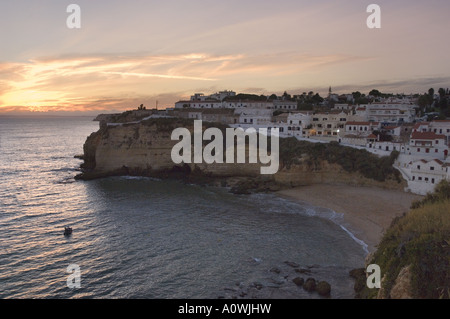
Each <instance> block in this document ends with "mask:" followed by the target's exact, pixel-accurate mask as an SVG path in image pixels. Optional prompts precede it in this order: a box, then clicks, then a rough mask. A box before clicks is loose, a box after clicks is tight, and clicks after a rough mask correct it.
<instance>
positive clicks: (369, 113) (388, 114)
mask: <svg viewBox="0 0 450 319" xmlns="http://www.w3.org/2000/svg"><path fill="white" fill-rule="evenodd" d="M414 107H415V105H413V104H410V103H405V104H403V103H379V102H377V103H372V104H368V105H367V106H366V111H365V116H366V120H367V121H374V122H382V123H401V122H403V123H411V122H413V121H414V119H415V116H416V110H415V108H414Z"/></svg>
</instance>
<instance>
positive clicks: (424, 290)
mask: <svg viewBox="0 0 450 319" xmlns="http://www.w3.org/2000/svg"><path fill="white" fill-rule="evenodd" d="M449 190H450V183H449V182H448V181H442V182H441V183H440V184H439V185H438V186H437V188H436V190H435V192H434V193H433V194H429V195H427V196H426V197H425V198H424V199H423V200H421V201H419V202H415V203H414V204H413V205H412V207H413V208H412V209H411V211H410V212H409V213H407V214H405V215H404V216H402V217H399V218H396V219H395V220H394V221H393V222H392V225H391V226H390V228H389V229H388V230H387V231H386V233H385V234H384V236H383V238H382V240H381V242H380V244H379V245H378V249H377V251H376V252H375V253H374V255H373V256H372V258H371V259H370V260H369V261H368V263H369V264H377V265H379V266H380V268H381V272H382V278H383V280H382V288H381V291H378V290H376V289H373V290H369V289H368V288H365V287H364V288H362V287H361V288H362V289H361V290H360V291H359V292H358V297H368V298H376V297H378V298H398V297H402V296H393V295H392V294H393V289H394V287H395V285H397V284H398V283H399V282H400V281H401V280H400V279H399V277H402V275H401V272H402V270H403V272H404V270H405V269H410V276H409V278H408V279H407V281H408V282H407V283H406V287H408V289H407V290H408V291H406V292H405V293H406V295H407V296H409V297H412V298H427V299H428V298H433V299H437V298H446V299H448V298H450V191H449ZM403 277H404V276H403ZM403 279H404V278H403ZM404 286H405V285H404Z"/></svg>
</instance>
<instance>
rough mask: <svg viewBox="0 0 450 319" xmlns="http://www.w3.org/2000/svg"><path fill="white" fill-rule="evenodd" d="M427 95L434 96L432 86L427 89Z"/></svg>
mask: <svg viewBox="0 0 450 319" xmlns="http://www.w3.org/2000/svg"><path fill="white" fill-rule="evenodd" d="M428 95H429V96H431V98H433V97H434V89H433V88H430V89H429V90H428Z"/></svg>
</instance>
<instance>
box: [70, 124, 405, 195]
mask: <svg viewBox="0 0 450 319" xmlns="http://www.w3.org/2000/svg"><path fill="white" fill-rule="evenodd" d="M116 117H118V116H116ZM119 118H122V117H119ZM110 119H111V118H110ZM101 124H102V125H101V128H100V130H99V131H97V132H95V133H93V134H91V136H89V137H88V139H87V140H86V142H85V144H84V163H83V164H82V169H83V173H82V174H81V175H79V176H77V178H78V179H94V178H99V177H105V176H111V175H139V176H152V177H160V178H161V177H162V178H164V177H176V178H184V179H187V180H189V181H191V182H206V183H213V184H215V185H222V186H234V189H233V190H234V191H235V192H238V193H241V192H242V193H246V192H249V191H271V190H279V189H280V188H285V187H295V186H302V185H311V184H314V183H345V184H352V185H371V186H380V187H387V188H396V189H402V188H403V187H404V185H403V182H401V181H399V180H398V178H397V179H396V178H395V176H394V175H393V174H391V175H392V176H388V177H387V178H384V179H383V180H376V179H374V178H370V176H369V177H367V176H364V174H361V173H360V172H358V171H357V169H353V168H354V167H356V166H355V165H356V164H355V163H351V164H350V166H349V167H347V168H346V167H343V164H342V163H340V162H338V161H336V158H335V157H337V155H336V154H335V153H336V150H338V151H339V152H342V150H344V149H347V148H343V147H341V146H332V147H330V148H329V149H323V147H325V146H323V145H318V146H317V147H314V148H313V149H310V146H307V145H310V144H312V143H307V142H303V143H305V144H301V145H300V144H298V143H300V142H299V141H297V140H295V139H293V140H290V141H283V139H282V140H280V167H279V171H278V172H277V173H276V174H274V175H261V174H260V167H261V164H260V163H258V164H248V163H246V164H237V163H235V164H225V163H224V164H204V163H203V164H181V165H176V164H174V163H173V161H172V158H171V151H172V148H173V146H174V145H175V144H177V143H178V141H172V140H171V134H172V131H173V130H174V129H175V128H178V127H185V128H188V129H189V130H191V131H192V130H193V121H192V120H184V119H174V118H170V119H168V118H166V119H162V118H160V119H148V120H143V121H139V122H136V123H113V124H109V125H106V124H105V123H104V122H103V123H101ZM208 126H210V127H217V128H219V129H221V130H224V129H225V128H226V126H224V125H222V124H217V123H204V129H206V128H207V127H208ZM350 151H353V150H349V152H350ZM344 153H345V152H344ZM344 153H342V154H344ZM342 154H340V155H339V157H341V156H343V155H342ZM361 154H362V153H361ZM347 155H348V156H347V157H348V158H350V160H351V161H355V160H356V159H351V158H355V157H358V155H357V154H356V155H355V154H350V153H349V154H347ZM364 156H366V155H364ZM327 157H330V159H328V158H327ZM333 158H334V159H333ZM374 158H375V157H374ZM368 161H369V162H373V161H375V159H374V160H368ZM246 162H248V161H246ZM380 165H381V164H380ZM344 166H345V163H344Z"/></svg>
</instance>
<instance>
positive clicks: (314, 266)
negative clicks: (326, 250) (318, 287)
mask: <svg viewBox="0 0 450 319" xmlns="http://www.w3.org/2000/svg"><path fill="white" fill-rule="evenodd" d="M307 267H308V268H309V269H311V268H319V267H320V265H317V264H314V265H308V266H307Z"/></svg>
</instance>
